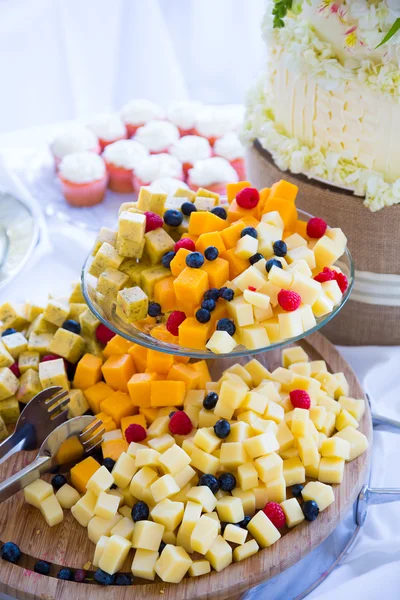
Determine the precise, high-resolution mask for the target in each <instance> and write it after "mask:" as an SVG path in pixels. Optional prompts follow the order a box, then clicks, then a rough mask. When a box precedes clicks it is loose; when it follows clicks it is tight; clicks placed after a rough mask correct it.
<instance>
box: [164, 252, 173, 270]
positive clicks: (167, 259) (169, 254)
mask: <svg viewBox="0 0 400 600" xmlns="http://www.w3.org/2000/svg"><path fill="white" fill-rule="evenodd" d="M173 258H175V252H172V250H171V252H166V253H165V254H164V256H163V257H162V259H161V264H162V266H163V267H165V268H166V269H169V268H170V264H171V260H172V259H173Z"/></svg>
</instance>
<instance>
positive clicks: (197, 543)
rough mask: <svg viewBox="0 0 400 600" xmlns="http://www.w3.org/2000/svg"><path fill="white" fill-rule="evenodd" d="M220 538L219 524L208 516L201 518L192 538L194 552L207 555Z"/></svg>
mask: <svg viewBox="0 0 400 600" xmlns="http://www.w3.org/2000/svg"><path fill="white" fill-rule="evenodd" d="M217 536H218V523H217V521H215V520H214V519H210V518H208V517H206V516H202V517H200V519H199V521H198V522H197V523H196V526H195V528H194V529H193V531H192V534H191V536H190V544H191V546H192V549H193V551H194V552H199V554H206V552H208V550H209V549H210V548H211V546H212V545H213V543H214V541H215V540H216V538H217Z"/></svg>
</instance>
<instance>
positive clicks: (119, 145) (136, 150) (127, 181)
mask: <svg viewBox="0 0 400 600" xmlns="http://www.w3.org/2000/svg"><path fill="white" fill-rule="evenodd" d="M148 155H149V153H148V152H147V150H146V148H145V147H144V146H142V144H138V142H135V141H134V140H119V141H118V142H114V143H113V144H108V146H106V148H105V149H104V152H103V158H104V160H105V163H106V167H107V172H108V175H109V182H108V187H109V188H110V190H112V191H113V192H120V193H122V194H126V193H131V192H133V180H132V177H133V172H134V170H135V168H136V166H137V165H138V164H139V163H140V162H141V161H142V160H143V159H145V158H147V156H148Z"/></svg>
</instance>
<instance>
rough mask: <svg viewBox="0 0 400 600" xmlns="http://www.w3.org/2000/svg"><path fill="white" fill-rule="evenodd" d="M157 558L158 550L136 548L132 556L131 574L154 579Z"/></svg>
mask: <svg viewBox="0 0 400 600" xmlns="http://www.w3.org/2000/svg"><path fill="white" fill-rule="evenodd" d="M157 559H158V552H156V551H151V550H142V549H141V548H138V549H137V550H136V552H135V556H134V557H133V562H132V567H131V571H132V574H133V576H134V577H141V578H142V579H148V580H150V581H154V579H155V577H156V571H155V564H156V562H157Z"/></svg>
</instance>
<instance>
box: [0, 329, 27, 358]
mask: <svg viewBox="0 0 400 600" xmlns="http://www.w3.org/2000/svg"><path fill="white" fill-rule="evenodd" d="M2 342H3V344H4V346H5V348H6V350H8V352H9V353H10V354H11V356H12V357H13V358H14V359H15V360H17V359H18V357H19V356H20V354H21V353H22V352H25V350H27V349H28V340H27V339H26V338H25V336H24V335H22V333H20V332H19V331H17V332H16V333H11V334H10V335H5V336H4V337H2Z"/></svg>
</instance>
